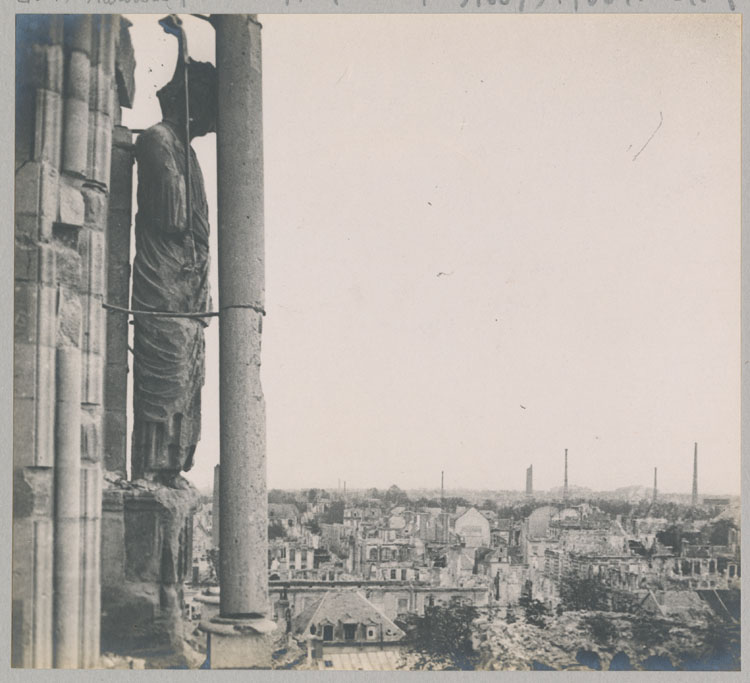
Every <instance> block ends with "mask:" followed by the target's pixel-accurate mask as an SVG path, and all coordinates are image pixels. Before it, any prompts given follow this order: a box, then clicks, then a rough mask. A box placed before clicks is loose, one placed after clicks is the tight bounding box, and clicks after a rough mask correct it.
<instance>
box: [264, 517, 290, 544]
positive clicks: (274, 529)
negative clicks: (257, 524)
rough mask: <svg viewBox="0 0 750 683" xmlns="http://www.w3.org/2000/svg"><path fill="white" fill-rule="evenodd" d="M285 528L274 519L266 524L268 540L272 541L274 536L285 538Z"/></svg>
mask: <svg viewBox="0 0 750 683" xmlns="http://www.w3.org/2000/svg"><path fill="white" fill-rule="evenodd" d="M285 537H286V529H284V525H283V524H282V523H281V522H280V521H279V520H274V521H273V522H271V523H270V524H269V525H268V540H269V541H272V540H273V539H275V538H285Z"/></svg>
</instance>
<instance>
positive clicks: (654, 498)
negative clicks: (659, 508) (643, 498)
mask: <svg viewBox="0 0 750 683" xmlns="http://www.w3.org/2000/svg"><path fill="white" fill-rule="evenodd" d="M651 502H652V503H655V502H656V468H655V467H654V497H653V500H652V501H651Z"/></svg>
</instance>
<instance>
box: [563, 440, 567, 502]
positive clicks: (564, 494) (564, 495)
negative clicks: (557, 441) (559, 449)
mask: <svg viewBox="0 0 750 683" xmlns="http://www.w3.org/2000/svg"><path fill="white" fill-rule="evenodd" d="M563 500H568V449H567V448H566V449H565V483H564V484H563Z"/></svg>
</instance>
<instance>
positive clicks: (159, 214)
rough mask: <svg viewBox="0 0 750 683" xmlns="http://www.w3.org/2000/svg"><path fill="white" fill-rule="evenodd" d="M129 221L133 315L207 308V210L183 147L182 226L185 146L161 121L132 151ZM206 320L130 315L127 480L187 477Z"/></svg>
mask: <svg viewBox="0 0 750 683" xmlns="http://www.w3.org/2000/svg"><path fill="white" fill-rule="evenodd" d="M135 154H136V160H137V162H138V214H137V216H136V223H135V238H136V252H135V258H134V260H133V297H132V308H133V309H134V310H149V311H169V312H182V313H192V312H202V311H207V310H209V307H210V295H209V290H208V267H209V254H208V235H209V226H208V206H207V203H206V194H205V188H204V185H203V176H202V174H201V170H200V166H199V165H198V160H197V158H196V156H195V152H194V151H193V149H192V147H191V148H190V187H191V190H190V204H191V214H192V217H191V220H190V222H189V224H188V221H187V220H186V215H187V202H186V193H185V143H184V136H183V134H182V133H181V131H179V130H178V128H177V126H175V125H173V124H172V123H171V122H167V121H162V122H161V123H158V124H156V125H155V126H153V127H151V128H149V129H148V130H146V131H144V132H143V133H142V134H141V135H140V136H139V137H138V139H137V141H136V146H135ZM207 320H208V319H205V318H204V319H190V318H169V317H161V316H159V317H157V316H146V315H137V314H136V315H134V326H135V330H134V349H133V350H134V364H133V365H134V372H133V444H132V445H133V448H132V476H133V479H138V478H141V477H143V476H148V475H149V473H157V474H158V473H168V474H170V475H176V474H178V473H179V472H180V471H181V470H185V471H187V470H189V469H190V468H191V467H192V464H193V456H194V453H195V447H196V444H197V443H198V441H199V439H200V429H201V388H202V386H203V382H204V376H205V368H204V365H205V350H204V340H203V328H204V327H205V325H206V322H207Z"/></svg>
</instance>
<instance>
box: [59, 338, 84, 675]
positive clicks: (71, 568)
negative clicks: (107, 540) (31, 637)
mask: <svg viewBox="0 0 750 683" xmlns="http://www.w3.org/2000/svg"><path fill="white" fill-rule="evenodd" d="M56 413H57V415H56V419H55V551H54V553H55V575H54V576H55V584H54V585H55V593H54V610H53V615H54V617H53V619H54V621H53V647H54V650H53V652H54V666H55V667H57V668H63V669H75V668H76V667H77V666H78V654H79V633H78V628H79V601H80V571H79V570H80V516H81V510H80V504H81V503H80V498H81V495H80V477H81V352H80V350H79V349H78V348H76V347H74V346H69V347H61V348H58V349H57V404H56Z"/></svg>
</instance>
